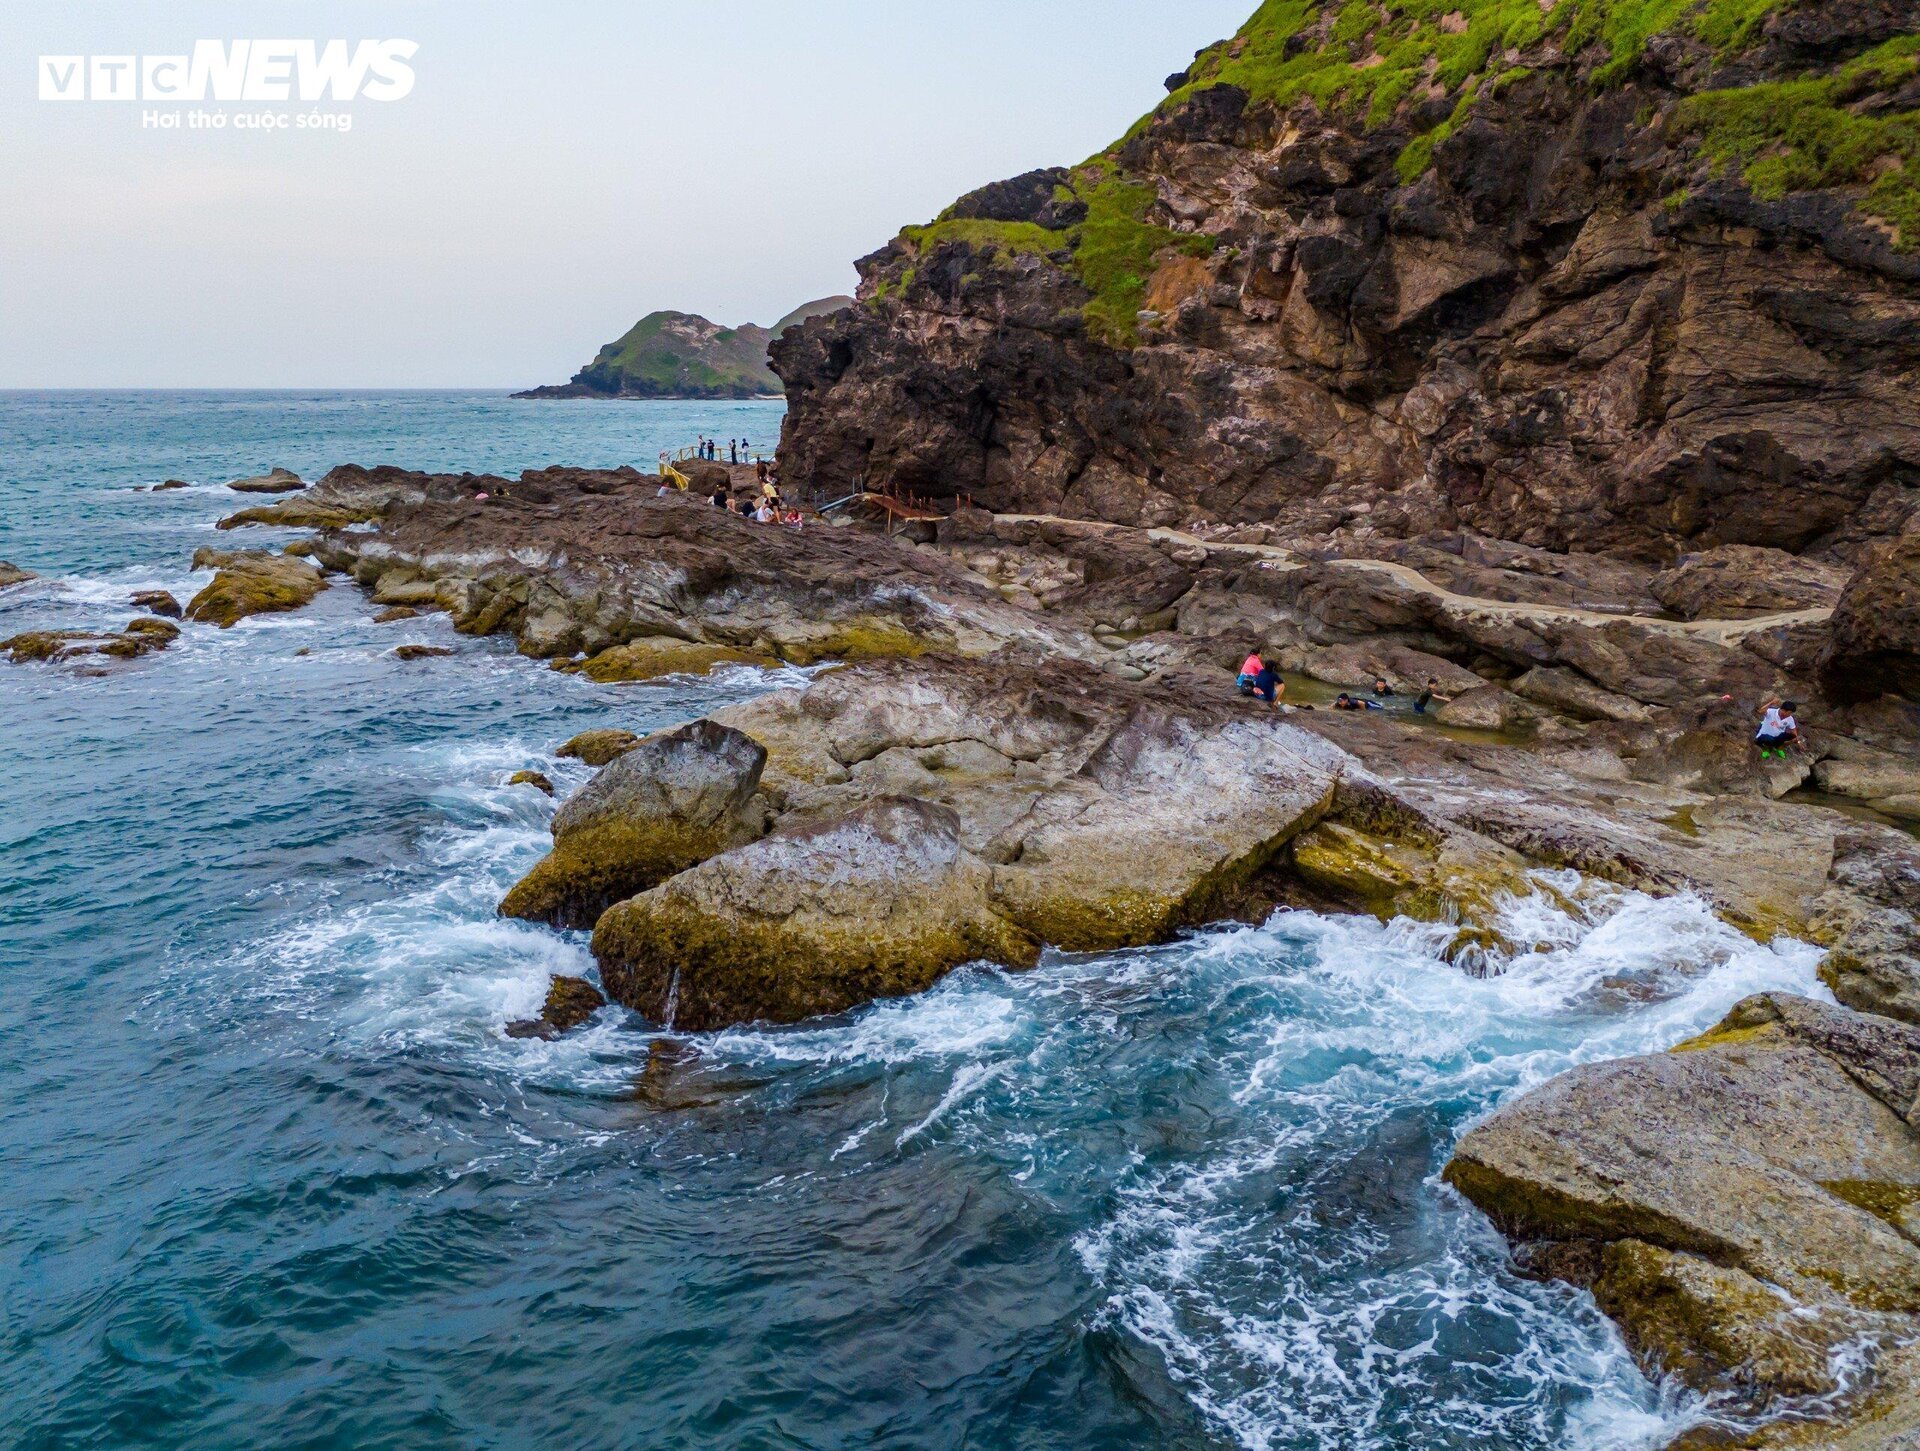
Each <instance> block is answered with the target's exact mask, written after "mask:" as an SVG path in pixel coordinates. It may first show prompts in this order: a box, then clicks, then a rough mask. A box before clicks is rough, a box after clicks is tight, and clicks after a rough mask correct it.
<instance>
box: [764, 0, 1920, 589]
mask: <svg viewBox="0 0 1920 1451" xmlns="http://www.w3.org/2000/svg"><path fill="white" fill-rule="evenodd" d="M1916 31H1920V5H1917V4H1915V3H1913V0H1559V3H1557V4H1555V3H1550V0H1539V3H1536V0H1390V3H1387V4H1384V5H1381V4H1375V3H1370V0H1345V3H1341V0H1268V3H1266V4H1264V5H1263V6H1262V7H1261V8H1260V10H1259V12H1258V13H1257V14H1256V15H1255V16H1254V17H1253V18H1252V19H1251V20H1250V21H1249V22H1248V23H1247V25H1246V26H1245V27H1244V28H1243V29H1242V30H1241V32H1240V33H1239V34H1238V35H1237V36H1235V37H1234V38H1233V39H1231V40H1229V41H1226V42H1223V43H1221V44H1219V45H1216V46H1214V47H1212V48H1210V49H1208V50H1206V51H1204V52H1202V53H1201V54H1200V56H1199V57H1198V58H1197V59H1196V60H1195V62H1194V63H1193V64H1192V65H1191V66H1190V67H1189V68H1188V69H1187V70H1185V71H1183V72H1182V73H1180V74H1179V75H1176V76H1174V77H1171V78H1170V81H1169V85H1170V91H1171V93H1170V94H1169V95H1168V96H1167V98H1166V99H1165V101H1164V102H1163V103H1162V104H1160V105H1159V106H1158V107H1157V108H1156V109H1155V110H1154V111H1153V112H1152V113H1150V114H1149V115H1148V116H1146V117H1145V118H1144V119H1143V120H1142V121H1141V122H1140V123H1139V124H1138V125H1137V126H1136V127H1135V128H1134V129H1133V130H1132V131H1131V132H1130V133H1129V134H1128V135H1127V136H1126V137H1125V138H1123V139H1122V140H1121V141H1119V142H1116V143H1115V144H1114V145H1113V146H1112V147H1110V148H1108V150H1106V151H1105V152H1103V153H1102V154H1100V155H1099V156H1096V157H1094V158H1093V159H1092V160H1090V161H1088V162H1085V163H1083V164H1082V165H1080V166H1077V167H1072V168H1061V169H1055V170H1049V171H1041V172H1035V173H1032V174H1030V175H1027V176H1023V177H1019V178H1017V179H1015V180H1013V181H1008V182H1003V183H999V184H996V185H992V186H987V187H984V188H982V189H981V190H979V191H977V192H974V193H972V194H971V195H969V196H966V197H963V198H961V199H960V200H959V201H958V202H956V203H955V204H954V206H953V207H951V208H950V209H949V210H948V211H947V212H946V213H945V214H944V215H943V216H941V217H940V218H939V219H938V220H936V221H935V222H934V223H932V224H931V225H928V226H923V227H909V228H907V229H906V230H905V231H903V232H902V233H901V234H900V236H898V237H897V238H895V239H894V240H893V241H892V242H890V243H888V244H887V245H886V246H885V247H884V248H882V249H881V250H880V251H878V252H876V253H875V254H873V255H872V256H870V257H868V258H866V259H865V260H864V261H862V263H861V264H860V268H861V274H862V278H863V281H862V284H861V287H860V291H859V306H858V307H857V308H855V309H852V310H850V311H848V312H844V313H840V314H837V315H835V316H833V317H830V318H825V319H820V320H816V321H814V322H812V323H810V324H808V325H807V326H806V327H804V328H802V329H800V330H799V331H796V332H794V333H792V334H790V335H789V336H787V337H786V338H784V339H783V340H782V341H781V342H780V343H778V344H777V345H776V346H775V349H774V361H775V368H776V370H777V371H778V372H779V373H780V375H781V376H782V377H783V378H784V379H785V380H786V384H787V391H788V397H789V402H790V412H789V415H788V420H787V426H786V434H785V438H784V441H783V460H784V466H785V469H786V472H787V477H788V478H789V479H790V480H795V481H797V482H799V483H801V484H802V485H807V484H811V485H815V486H817V487H821V488H829V489H838V488H839V487H840V486H841V485H843V484H844V483H846V482H847V481H848V480H850V479H852V478H855V477H860V476H864V477H865V478H866V479H867V480H869V481H870V482H871V483H872V484H874V485H876V486H885V485H893V486H898V487H900V488H904V489H909V490H912V491H914V492H916V493H920V494H925V495H931V496H935V497H948V496H955V495H970V496H972V497H973V498H974V499H976V500H977V501H978V502H979V503H980V504H981V505H983V506H984V507H987V508H991V509H994V510H996V511H1030V512H1049V513H1059V514H1068V515H1074V516H1083V517H1091V518H1100V519H1108V520H1113V521H1119V522H1128V523H1149V524H1165V523H1175V522H1184V523H1191V522H1195V521H1198V520H1213V521H1218V522H1227V523H1245V522H1253V521H1262V522H1272V523H1274V524H1276V525H1277V526H1279V527H1281V528H1283V529H1286V530H1288V531H1290V532H1292V533H1294V534H1295V535H1296V536H1297V535H1302V534H1334V535H1336V536H1344V537H1354V538H1359V539H1365V538H1367V537H1368V536H1374V537H1380V536H1385V537H1390V538H1407V537H1415V536H1419V535H1423V534H1428V533H1431V532H1433V531H1438V530H1455V529H1470V530H1473V531H1476V532H1478V533H1480V534H1484V535H1492V536H1496V537H1499V538H1502V539H1507V540H1512V541H1517V542H1521V543H1525V544H1528V545H1533V546H1540V547H1545V548H1548V549H1556V550H1564V549H1568V548H1579V549H1582V550H1587V551H1606V552H1610V553H1614V554H1617V555H1623V556H1628V555H1630V556H1637V557H1640V558H1644V559H1649V560H1654V561H1664V560H1667V559H1669V558H1671V557H1673V556H1675V555H1677V554H1678V553H1680V552H1683V551H1684V550H1687V549H1697V548H1705V547H1711V546H1714V545H1719V544H1745V545H1762V546H1771V547H1775V548H1780V549H1786V550H1790V551H1793V552H1796V553H1813V554H1817V555H1821V556H1824V557H1828V558H1831V559H1835V560H1838V561H1842V562H1846V563H1855V562H1857V558H1856V557H1857V556H1859V555H1860V554H1862V553H1863V552H1864V546H1866V545H1868V544H1869V543H1871V542H1873V541H1875V540H1879V539H1884V538H1889V537H1894V536H1898V535H1900V534H1901V533H1902V532H1903V531H1905V530H1908V529H1910V528H1912V527H1914V526H1913V523H1912V521H1913V520H1914V519H1915V517H1916V513H1915V511H1916V506H1917V505H1920V408H1916V407H1915V405H1914V401H1913V400H1914V397H1915V384H1916V382H1920V185H1917V183H1920V112H1917V111H1916V109H1915V108H1916V105H1920V36H1917V35H1916Z"/></svg>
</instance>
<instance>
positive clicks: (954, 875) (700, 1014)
mask: <svg viewBox="0 0 1920 1451" xmlns="http://www.w3.org/2000/svg"><path fill="white" fill-rule="evenodd" d="M991 880H992V877H991V871H990V869H989V868H988V867H987V865H986V863H984V862H982V861H980V860H979V859H978V858H977V857H975V856H973V855H971V854H970V853H968V852H966V851H964V850H963V849H962V848H961V846H960V844H959V820H958V818H957V817H956V816H955V814H954V813H953V812H952V811H951V810H949V809H947V808H946V807H942V806H935V805H932V804H931V803H928V802H924V801H915V800H909V799H906V798H903V797H883V798H880V799H878V800H875V801H872V802H869V803H867V804H866V805H864V806H862V807H860V808H858V809H857V810H855V811H852V812H850V813H848V814H847V815H846V816H843V817H838V818H835V819H833V820H830V821H826V822H810V823H802V824H797V825H793V826H788V827H785V828H783V829H782V830H781V831H779V832H776V833H775V834H774V835H772V836H768V837H765V838H763V839H761V840H760V841H757V842H755V843H753V844H751V845H748V846H743V847H740V848H738V849H736V850H734V851H730V852H727V853H725V854H724V855H721V856H718V857H716V858H714V859H713V860H711V861H708V862H706V863H704V864H703V865H701V866H698V867H695V868H693V869H692V870H690V871H687V872H684V873H682V874H680V875H679V876H676V877H673V878H671V879H670V880H668V881H667V882H665V883H663V884H662V885H661V886H659V887H656V888H655V889H653V890H652V891H649V892H646V893H643V894H642V895H640V896H638V897H635V898H633V899H632V900H631V901H627V902H622V903H620V904H619V905H618V906H615V907H612V908H610V909H609V910H608V911H607V912H606V914H605V915H604V916H602V917H601V919H600V923H599V925H598V926H597V927H596V928H595V929H594V934H593V952H594V957H595V958H596V959H597V960H598V961H599V963H600V971H601V976H602V978H603V980H604V981H605V982H606V984H607V991H608V992H609V994H611V995H612V997H613V998H614V1000H615V1001H617V1002H621V1003H624V1004H626V1005H627V1006H628V1007H631V1008H634V1009H635V1010H637V1011H639V1012H641V1013H644V1014H646V1015H647V1016H648V1017H650V1018H653V1019H654V1020H656V1021H660V1022H666V1021H672V1022H673V1023H674V1024H675V1025H676V1026H679V1027H683V1028H688V1029H693V1030H696V1031H705V1030H710V1029H715V1028H721V1027H726V1026H729V1025H733V1024H741V1023H751V1022H774V1023H791V1022H798V1021H800V1020H802V1019H805V1018H811V1017H817V1016H820V1015H823V1014H831V1013H840V1012H845V1011H847V1010H848V1009H850V1008H854V1007H858V1006H860V1005H862V1004H864V1003H869V1002H872V1001H875V1000H876V999H880V998H890V997H901V996H905V995H908V994H911V993H917V992H922V991H924V990H926V989H927V988H929V987H931V986H932V985H933V984H934V983H935V982H937V981H939V980H940V978H942V977H943V976H945V975H946V974H947V973H948V972H951V971H952V970H953V969H954V968H956V967H959V966H960V965H961V964H963V963H966V962H970V961H975V960H980V959H986V960H991V961H995V962H999V963H1003V964H1005V965H1007V966H1012V967H1029V966H1031V965H1032V964H1033V963H1034V962H1036V961H1037V960H1038V958H1039V952H1040V946H1039V943H1038V942H1037V941H1036V940H1035V939H1034V938H1032V937H1031V936H1030V935H1028V934H1027V933H1025V932H1023V931H1021V930H1020V929H1019V928H1017V927H1015V926H1014V925H1013V924H1012V923H1010V922H1008V921H1006V920H1005V919H1004V918H1002V917H1000V916H999V915H997V914H996V913H995V912H993V911H992V910H991V909H990V907H989V904H988V893H989V889H990V886H991Z"/></svg>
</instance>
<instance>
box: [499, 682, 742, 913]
mask: <svg viewBox="0 0 1920 1451" xmlns="http://www.w3.org/2000/svg"><path fill="white" fill-rule="evenodd" d="M766 763H767V753H766V750H765V749H764V748H763V747H762V746H760V745H759V744H758V743H757V742H755V741H752V740H750V739H748V738H747V737H746V736H744V735H742V734H740V732H738V731H736V730H729V729H728V728H727V727H726V726H722V725H717V724H715V723H714V722H713V721H710V720H699V721H695V722H694V723H693V724H691V725H687V726H682V727H680V728H679V729H678V730H673V731H663V732H661V733H660V734H658V735H653V736H649V737H647V739H645V740H643V741H638V742H636V743H635V744H634V745H632V746H631V747H630V748H629V749H627V750H625V751H623V752H622V753H621V754H620V755H619V756H617V757H616V758H614V759H613V760H612V761H611V762H609V763H608V764H607V766H606V767H605V769H603V770H602V771H601V772H600V774H599V775H598V776H595V777H594V778H593V780H592V781H590V782H588V783H587V785H586V786H585V787H584V788H583V789H582V790H581V791H580V792H579V793H578V794H577V795H575V796H574V797H573V798H572V799H571V800H569V801H568V802H567V803H566V804H565V805H564V806H562V807H561V808H560V810H559V812H558V813H556V814H555V816H554V818H553V851H552V853H551V854H550V855H549V856H548V857H547V858H546V859H545V860H544V861H542V862H541V863H540V864H539V865H538V866H537V867H535V868H534V869H533V870H532V871H531V872H530V873H528V874H527V876H526V877H525V878H524V879H523V880H522V881H521V882H520V883H519V884H518V885H517V886H515V887H514V889H513V890H512V891H510V892H509V893H507V896H506V899H505V900H504V901H502V902H501V904H500V911H501V913H502V914H503V915H504V916H508V917H524V918H528V919H530V920H533V921H540V922H551V923H553V924H554V925H555V926H557V927H591V926H593V925H594V923H595V922H597V921H598V920H599V919H600V915H601V913H603V912H605V911H606V910H607V908H608V907H610V906H612V905H613V904H614V903H615V902H620V901H624V900H625V899H626V898H628V897H631V896H634V895H636V894H638V893H640V892H644V891H646V890H647V889H648V888H649V887H653V886H656V885H658V884H659V883H661V882H663V881H665V880H666V879H667V878H668V877H671V876H673V875H674V874H675V873H676V872H682V871H685V870H686V869H687V868H689V867H691V866H694V865H697V864H698V863H700V862H703V861H705V860H707V859H708V858H709V857H712V856H716V855H718V854H719V853H721V852H723V851H726V850H728V849H729V848H730V847H736V846H740V845H742V844H744V843H746V842H750V841H753V840H754V839H756V838H757V837H759V836H760V835H761V834H762V833H763V832H765V830H766V826H767V822H766V810H765V807H764V805H763V804H762V803H761V802H759V801H758V800H756V799H755V792H756V791H758V789H759V786H760V773H761V771H762V770H764V769H765V767H766Z"/></svg>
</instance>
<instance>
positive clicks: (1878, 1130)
mask: <svg viewBox="0 0 1920 1451" xmlns="http://www.w3.org/2000/svg"><path fill="white" fill-rule="evenodd" d="M1446 1178H1447V1180H1448V1182H1449V1183H1451V1184H1453V1185H1454V1186H1455V1187H1456V1188H1458V1189H1459V1190H1460V1191H1461V1192H1462V1193H1464V1194H1465V1195H1466V1196H1467V1197H1468V1198H1469V1199H1471V1200H1473V1201H1474V1203H1476V1204H1477V1205H1479V1206H1480V1207H1481V1208H1482V1209H1483V1210H1485V1211H1486V1212H1487V1214H1488V1215H1489V1216H1491V1217H1492V1218H1493V1220H1494V1222H1495V1223H1496V1224H1498V1225H1499V1226H1500V1227H1501V1228H1502V1229H1503V1230H1504V1231H1505V1232H1506V1233H1507V1234H1508V1236H1509V1237H1510V1238H1513V1239H1514V1240H1516V1241H1517V1242H1519V1243H1520V1244H1521V1245H1522V1246H1524V1247H1532V1250H1533V1252H1534V1253H1535V1255H1536V1256H1537V1258H1538V1259H1539V1261H1540V1263H1541V1264H1542V1265H1543V1267H1545V1268H1547V1269H1549V1270H1550V1271H1554V1272H1558V1273H1563V1274H1573V1275H1575V1277H1576V1278H1580V1279H1583V1280H1586V1279H1590V1280H1591V1283H1592V1286H1593V1289H1594V1292H1595V1294H1596V1296H1597V1297H1598V1298H1599V1300H1600V1303H1601V1305H1602V1306H1603V1307H1604V1308H1606V1309H1607V1310H1608V1312H1609V1313H1610V1314H1612V1315H1613V1316H1614V1317H1615V1318H1616V1319H1617V1320H1618V1321H1619V1322H1620V1324H1621V1327H1622V1329H1623V1330H1625V1331H1626V1333H1627V1335H1628V1337H1629V1339H1630V1340H1631V1341H1632V1342H1633V1343H1634V1345H1635V1346H1636V1348H1638V1349H1639V1350H1640V1351H1641V1352H1642V1353H1643V1354H1644V1355H1646V1356H1648V1357H1649V1358H1650V1359H1652V1360H1654V1361H1655V1362H1656V1363H1657V1364H1658V1365H1659V1366H1660V1367H1662V1368H1665V1369H1669V1370H1672V1371H1674V1372H1675V1373H1677V1374H1679V1375H1681V1376H1683V1377H1684V1378H1686V1379H1687V1380H1689V1381H1690V1382H1691V1383H1693V1384H1695V1385H1698V1386H1702V1387H1703V1388H1709V1389H1716V1390H1721V1391H1725V1392H1729V1393H1737V1392H1740V1391H1742V1390H1744V1391H1746V1392H1747V1393H1748V1394H1750V1395H1753V1396H1757V1398H1758V1400H1759V1402H1760V1404H1762V1405H1764V1404H1766V1403H1767V1402H1768V1401H1770V1400H1771V1399H1772V1398H1774V1397H1777V1396H1791V1395H1807V1394H1815V1393H1825V1392H1831V1391H1834V1390H1836V1389H1838V1385H1839V1382H1838V1368H1837V1366H1836V1365H1835V1363H1834V1362H1833V1360H1832V1358H1831V1352H1832V1351H1833V1350H1834V1349H1835V1348H1836V1347H1838V1346H1840V1345H1841V1344H1842V1343H1843V1342H1847V1341H1854V1340H1859V1339H1860V1338H1861V1337H1863V1336H1865V1337H1870V1338H1872V1339H1878V1340H1879V1341H1880V1343H1882V1344H1884V1343H1886V1342H1887V1341H1889V1340H1892V1339H1896V1338H1910V1337H1911V1336H1913V1335H1914V1334H1916V1333H1920V1318H1917V1317H1920V1028H1915V1027H1912V1026H1908V1025H1906V1024H1901V1023H1896V1022H1893V1021H1891V1020H1889V1019H1886V1018H1881V1017H1873V1016H1868V1015H1864V1014H1859V1013H1854V1012H1850V1011H1849V1010H1847V1009H1845V1008H1836V1007H1827V1006H1823V1005H1821V1004H1819V1003H1814V1002H1810V1001H1808V1000H1806V999H1804V998H1796V997H1790V996H1786V995H1784V994H1778V993H1772V994H1765V995H1762V996H1760V997H1754V998H1749V999H1747V1000H1746V1001H1745V1002H1742V1003H1741V1004H1740V1005H1739V1006H1737V1007H1736V1008H1735V1009H1734V1010H1733V1012H1732V1013H1730V1014H1729V1015H1728V1017H1727V1018H1726V1020H1725V1021H1724V1022H1722V1023H1721V1024H1720V1025H1719V1026H1718V1027H1717V1028H1715V1029H1713V1030H1712V1031H1711V1032H1709V1033H1706V1034H1704V1035H1702V1036H1701V1037H1699V1038H1696V1039H1694V1040H1692V1041H1691V1042H1688V1043H1683V1044H1681V1045H1680V1047H1679V1048H1677V1049H1675V1050H1674V1051H1673V1052H1670V1053H1664V1054H1655V1055H1653V1056H1651V1057H1644V1058H1629V1059H1623V1060H1619V1061H1616V1062H1612V1063H1601V1064H1589V1065H1586V1066H1583V1067H1579V1068H1575V1069H1573V1070H1572V1071H1571V1072H1568V1073H1566V1074H1563V1075H1561V1076H1560V1077H1559V1078H1556V1079H1554V1080H1552V1081H1551V1082H1549V1083H1547V1084H1546V1085H1544V1086H1543V1087H1541V1088H1537V1089H1535V1090H1533V1091H1532V1092H1531V1093H1528V1094H1526V1095H1525V1096H1523V1097H1522V1098H1520V1099H1518V1100H1516V1101H1514V1102H1513V1103H1510V1104H1508V1105H1507V1106H1506V1107H1504V1108H1502V1109H1500V1110H1499V1111H1498V1112H1497V1113H1495V1114H1494V1115H1493V1117H1492V1118H1490V1119H1488V1120H1487V1121H1486V1122H1485V1123H1483V1124H1481V1125H1480V1126H1479V1127H1477V1128H1475V1129H1473V1130H1471V1131H1470V1132H1469V1133H1468V1134H1467V1135H1466V1136H1465V1137H1464V1138H1462V1140H1461V1141H1460V1144H1459V1147H1458V1149H1457V1150H1456V1151H1455V1153H1454V1156H1453V1159H1452V1161H1451V1162H1450V1163H1449V1164H1448V1165H1447V1169H1446ZM1581 1247H1584V1249H1581ZM1571 1249H1581V1252H1580V1253H1578V1254H1570V1253H1569V1250H1571ZM1822 1444H1825V1443H1822ZM1847 1444H1853V1443H1847ZM1860 1444H1862V1445H1867V1444H1873V1445H1880V1444H1888V1445H1891V1444H1892V1443H1882V1442H1875V1441H1868V1442H1862V1443H1860Z"/></svg>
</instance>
